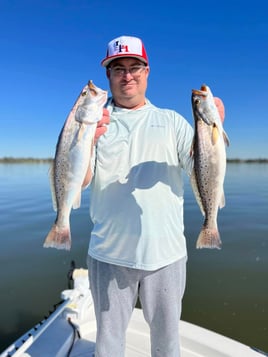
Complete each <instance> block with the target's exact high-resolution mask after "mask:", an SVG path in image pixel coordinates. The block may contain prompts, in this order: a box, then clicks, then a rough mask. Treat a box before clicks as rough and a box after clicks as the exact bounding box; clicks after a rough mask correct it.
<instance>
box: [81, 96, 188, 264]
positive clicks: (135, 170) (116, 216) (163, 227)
mask: <svg viewBox="0 0 268 357" xmlns="http://www.w3.org/2000/svg"><path fill="white" fill-rule="evenodd" d="M107 108H108V110H109V112H110V125H109V126H108V130H107V132H106V133H105V134H104V135H102V136H101V137H100V138H99V140H98V144H97V147H96V148H95V161H94V163H95V167H94V176H93V179H92V182H91V186H90V216H91V219H92V222H93V224H94V227H93V230H92V233H91V239H90V244H89V251H88V253H89V255H91V256H92V257H93V258H95V259H97V260H100V261H103V262H107V263H111V264H116V265H122V266H126V267H130V268H136V269H143V270H155V269H158V268H161V267H163V266H166V265H168V264H171V263H173V262H175V261H177V260H178V259H180V258H182V257H185V256H187V251H186V241H185V237H184V223H183V178H182V170H183V169H184V170H186V172H187V173H188V174H190V172H191V169H192V158H191V156H190V150H191V145H192V140H193V129H192V127H191V126H190V124H189V123H188V122H187V121H186V120H185V119H184V118H183V117H182V116H180V115H179V114H178V113H176V112H175V111H172V110H168V109H160V108H157V107H155V106H154V105H152V104H151V103H150V102H149V101H148V100H146V105H144V106H143V107H141V108H139V109H137V110H128V109H122V108H118V107H115V106H113V104H112V102H111V100H110V101H109V103H108V106H107Z"/></svg>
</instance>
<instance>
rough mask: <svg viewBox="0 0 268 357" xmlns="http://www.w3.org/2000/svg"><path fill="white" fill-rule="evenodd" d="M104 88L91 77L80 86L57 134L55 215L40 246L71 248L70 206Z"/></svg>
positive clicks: (75, 204)
mask: <svg viewBox="0 0 268 357" xmlns="http://www.w3.org/2000/svg"><path fill="white" fill-rule="evenodd" d="M106 101H107V91H104V90H102V89H100V88H98V87H96V86H95V85H94V84H93V82H92V81H89V83H88V84H87V85H86V86H85V87H84V88H83V89H82V91H81V93H80V95H79V97H78V99H77V100H76V102H75V104H74V106H73V108H72V110H71V111H70V114H69V115H68V117H67V119H66V121H65V123H64V126H63V128H62V130H61V133H60V135H59V138H58V142H57V147H56V153H55V158H54V160H53V165H52V168H51V171H50V182H51V194H52V201H53V208H54V210H55V211H57V217H56V220H55V223H54V225H53V226H52V228H51V230H50V232H49V234H48V236H47V237H46V239H45V242H44V247H46V248H47V247H54V248H58V249H66V250H69V249H70V248H71V230H70V214H71V209H72V208H73V209H76V208H79V207H80V202H81V191H82V188H83V182H84V179H85V177H86V174H87V172H88V169H89V165H90V162H91V156H92V148H93V145H94V135H95V130H96V126H97V122H98V121H99V120H100V119H101V118H102V114H103V106H104V104H105V103H106Z"/></svg>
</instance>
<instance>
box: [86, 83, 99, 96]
mask: <svg viewBox="0 0 268 357" xmlns="http://www.w3.org/2000/svg"><path fill="white" fill-rule="evenodd" d="M88 88H89V90H90V93H91V94H92V95H93V97H96V95H97V94H98V93H97V91H96V87H95V85H94V83H93V82H92V80H90V81H89V82H88Z"/></svg>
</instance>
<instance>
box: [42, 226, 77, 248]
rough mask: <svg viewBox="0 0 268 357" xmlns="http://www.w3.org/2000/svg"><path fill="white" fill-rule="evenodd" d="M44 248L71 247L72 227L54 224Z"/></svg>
mask: <svg viewBox="0 0 268 357" xmlns="http://www.w3.org/2000/svg"><path fill="white" fill-rule="evenodd" d="M43 247H44V248H57V249H66V250H70V249H71V232H70V227H64V228H59V227H58V226H57V225H56V224H53V226H52V228H51V230H50V232H49V233H48V235H47V237H46V239H45V242H44V244H43Z"/></svg>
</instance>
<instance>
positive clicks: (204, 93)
mask: <svg viewBox="0 0 268 357" xmlns="http://www.w3.org/2000/svg"><path fill="white" fill-rule="evenodd" d="M192 93H193V94H195V95H202V96H203V97H207V95H208V87H207V86H206V85H205V84H203V85H202V86H201V88H200V89H192Z"/></svg>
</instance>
